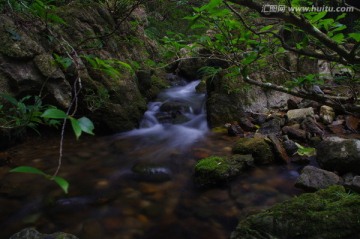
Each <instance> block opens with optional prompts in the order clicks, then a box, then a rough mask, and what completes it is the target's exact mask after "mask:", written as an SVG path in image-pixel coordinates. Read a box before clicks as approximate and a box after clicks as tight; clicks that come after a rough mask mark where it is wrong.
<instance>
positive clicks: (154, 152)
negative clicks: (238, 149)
mask: <svg viewBox="0 0 360 239" xmlns="http://www.w3.org/2000/svg"><path fill="white" fill-rule="evenodd" d="M197 84H198V82H196V81H194V82H190V83H187V84H184V85H182V86H175V87H173V88H171V89H168V90H165V91H164V92H162V93H161V94H160V95H159V96H158V99H157V100H156V101H155V102H151V103H149V105H148V111H146V113H145V114H144V118H143V120H142V122H141V125H140V128H139V129H135V130H132V131H129V132H126V133H121V134H118V135H113V136H109V137H92V138H83V139H81V140H80V141H75V140H74V139H73V138H70V137H69V138H68V139H66V140H65V145H64V158H63V164H62V168H61V171H60V176H62V177H64V178H66V179H67V180H68V181H69V182H70V190H69V194H67V195H65V194H64V193H63V192H62V191H61V190H60V189H59V188H58V187H57V186H56V185H55V184H54V183H53V182H51V181H48V180H45V179H44V178H42V177H40V176H36V175H28V174H15V173H13V174H11V173H8V170H9V168H8V167H6V166H4V167H0V178H1V181H0V228H1V229H0V238H9V236H10V235H12V234H13V233H15V232H17V231H19V230H21V229H22V228H25V227H35V228H36V229H37V230H39V231H41V232H42V233H52V232H55V231H65V232H68V233H73V234H75V235H77V236H78V237H79V238H83V239H97V238H99V239H100V238H109V239H112V238H114V239H120V238H121V239H137V238H138V239H161V238H167V239H168V238H171V239H180V238H181V239H183V238H187V239H202V238H204V239H205V238H206V239H209V238H217V239H222V238H224V239H225V238H228V237H229V236H230V233H231V231H232V230H234V229H235V227H236V224H237V222H238V220H239V219H241V218H244V217H245V216H247V215H249V214H251V213H253V212H256V211H257V210H260V209H264V208H268V207H270V206H271V205H273V204H275V203H277V202H281V201H284V200H286V199H288V198H290V197H291V196H293V195H295V194H297V193H298V191H297V190H296V189H295V188H294V187H293V184H294V180H295V179H296V176H297V169H296V168H292V166H271V167H266V168H257V169H253V170H251V171H249V172H247V173H244V174H243V175H242V176H240V177H238V178H237V179H236V180H235V181H233V182H231V183H230V185H228V186H227V187H223V188H215V189H208V190H200V189H198V188H196V187H195V185H194V184H193V178H192V175H193V168H194V165H195V163H196V162H197V161H198V160H199V159H201V158H204V157H207V156H210V155H230V154H231V147H232V145H233V144H234V142H235V140H236V139H235V138H231V137H228V136H226V135H223V134H215V133H211V132H209V130H208V127H207V123H206V112H205V108H204V102H205V95H204V94H200V93H197V92H196V90H195V87H196V85H197ZM104 117H106V116H104ZM58 144H59V142H58V139H57V138H53V139H39V140H37V141H36V142H27V143H25V144H23V145H20V146H18V147H16V148H13V149H11V150H9V152H7V153H8V154H9V156H10V157H11V161H12V163H13V164H15V165H29V166H35V167H38V168H40V169H43V170H44V171H46V172H54V171H55V168H56V164H57V159H58Z"/></svg>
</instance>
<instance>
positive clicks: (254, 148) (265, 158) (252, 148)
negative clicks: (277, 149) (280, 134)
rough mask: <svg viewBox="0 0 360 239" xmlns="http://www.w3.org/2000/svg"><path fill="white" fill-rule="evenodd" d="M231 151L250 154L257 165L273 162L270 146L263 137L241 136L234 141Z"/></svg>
mask: <svg viewBox="0 0 360 239" xmlns="http://www.w3.org/2000/svg"><path fill="white" fill-rule="evenodd" d="M232 152H233V153H235V154H251V155H252V156H253V157H254V160H255V164H258V165H261V164H269V163H272V162H274V154H273V151H272V148H271V146H270V145H269V144H268V143H267V142H266V140H265V139H264V138H241V139H239V140H238V141H237V142H236V143H235V145H234V147H233V149H232Z"/></svg>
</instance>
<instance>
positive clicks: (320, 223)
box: [230, 186, 360, 239]
mask: <svg viewBox="0 0 360 239" xmlns="http://www.w3.org/2000/svg"><path fill="white" fill-rule="evenodd" d="M359 233H360V195H359V194H355V193H354V194H348V193H347V192H346V191H345V189H344V187H342V186H332V187H329V188H328V189H324V190H320V191H318V192H316V193H306V194H302V195H301V196H299V197H295V198H293V199H291V200H289V201H286V202H283V203H280V204H277V205H275V206H274V207H272V208H270V209H268V210H266V211H263V212H260V213H258V214H255V215H252V216H249V217H247V218H246V219H244V220H243V221H241V222H240V223H239V225H238V227H237V228H236V230H235V231H234V232H233V233H232V235H231V237H230V238H231V239H240V238H241V239H250V238H251V239H255V238H256V239H265V238H266V239H269V238H309V239H311V238H313V239H315V238H316V239H319V238H324V239H325V238H326V239H332V238H358V237H357V235H359Z"/></svg>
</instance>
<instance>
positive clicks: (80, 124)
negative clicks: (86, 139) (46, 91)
mask: <svg viewBox="0 0 360 239" xmlns="http://www.w3.org/2000/svg"><path fill="white" fill-rule="evenodd" d="M41 117H43V118H47V119H69V120H70V122H71V126H72V129H73V131H74V133H75V136H76V138H77V139H79V137H80V136H81V134H82V133H83V132H84V133H87V134H91V135H94V133H93V130H94V124H93V123H92V121H91V120H90V119H88V118H86V117H81V118H79V119H76V118H74V117H73V116H70V115H67V114H66V113H65V112H64V111H62V110H59V109H56V108H51V109H47V110H46V111H45V112H44V113H43V114H42V115H41Z"/></svg>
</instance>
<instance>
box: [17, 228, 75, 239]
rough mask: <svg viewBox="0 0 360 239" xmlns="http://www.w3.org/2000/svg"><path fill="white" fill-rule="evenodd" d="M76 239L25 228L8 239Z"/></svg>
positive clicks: (65, 234) (58, 233) (70, 236)
mask: <svg viewBox="0 0 360 239" xmlns="http://www.w3.org/2000/svg"><path fill="white" fill-rule="evenodd" d="M30 238H31V239H60V238H61V239H78V237H76V236H74V235H71V234H68V233H64V232H56V233H53V234H41V233H40V232H38V231H37V230H35V229H34V228H25V229H23V230H22V231H20V232H18V233H16V234H14V235H12V236H11V237H10V239H30Z"/></svg>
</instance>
